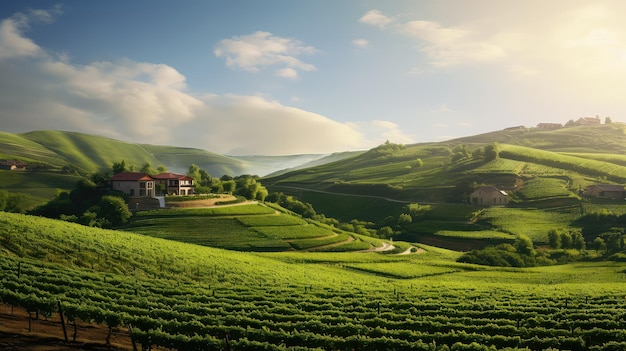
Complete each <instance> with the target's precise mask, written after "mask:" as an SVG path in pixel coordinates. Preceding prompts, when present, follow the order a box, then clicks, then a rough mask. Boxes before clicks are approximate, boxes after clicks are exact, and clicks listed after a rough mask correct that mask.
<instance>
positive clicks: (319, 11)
mask: <svg viewBox="0 0 626 351" xmlns="http://www.w3.org/2000/svg"><path fill="white" fill-rule="evenodd" d="M623 13H626V2H625V1H622V0H614V1H601V0H600V1H593V2H590V1H577V0H551V1H544V0H540V1H538V0H524V1H500V0H465V1H460V0H455V1H451V0H440V1H422V0H411V1H401V0H388V1H368V0H361V1H359V0H352V1H332V0H318V1H289V0H268V1H257V0H247V1H242V0H233V1H222V0H217V1H204V0H202V1H200V0H197V1H195V0H187V1H180V2H174V1H164V0H153V1H152V0H151V1H142V0H136V1H122V0H111V1H82V0H81V1H78V0H71V1H60V2H51V1H32V0H24V1H4V2H2V3H0V131H4V132H10V133H21V132H27V131H33V130H65V131H77V132H83V133H90V134H96V135H101V136H106V137H110V138H114V139H118V140H122V141H128V142H133V143H146V144H156V145H172V146H181V147H193V148H200V149H204V150H207V151H211V152H215V153H219V154H224V155H293V154H326V153H332V152H339V151H351V150H363V149H369V148H372V147H375V146H376V145H380V144H382V143H384V142H385V141H387V140H388V141H390V142H394V143H400V144H412V143H421V142H433V141H444V140H449V139H452V138H456V137H463V136H469V135H475V134H480V133H485V132H490V131H494V130H500V129H503V128H507V127H513V126H519V125H524V126H526V127H534V126H536V125H537V124H538V123H542V122H550V123H565V122H567V121H569V120H571V119H578V118H579V117H592V116H600V117H601V118H602V119H603V120H604V118H605V117H610V118H611V119H612V120H613V121H622V120H624V115H625V114H626V100H625V99H624V97H623V93H624V92H625V91H626V22H625V21H623V18H622V17H623Z"/></svg>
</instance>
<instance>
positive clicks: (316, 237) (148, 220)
mask: <svg viewBox="0 0 626 351" xmlns="http://www.w3.org/2000/svg"><path fill="white" fill-rule="evenodd" d="M120 229H123V230H128V231H132V232H134V233H140V234H144V235H148V236H153V237H157V238H163V239H169V240H175V241H181V242H187V243H192V244H198V245H203V246H211V247H219V248H224V249H229V250H238V251H261V252H263V251H288V250H326V249H329V250H332V251H357V250H366V249H369V248H371V247H373V246H380V245H381V244H380V241H378V242H376V241H375V240H374V243H370V242H369V241H365V240H363V239H361V238H360V237H355V236H351V235H350V234H347V233H343V232H341V233H339V234H338V233H337V232H335V231H336V229H333V228H331V227H328V226H325V225H322V224H319V223H316V222H310V223H309V222H307V221H305V220H303V219H301V218H299V217H294V216H291V215H288V214H283V213H277V211H276V210H275V209H274V208H270V207H268V206H265V205H262V204H249V205H238V206H225V207H211V208H177V209H159V210H152V211H144V212H138V213H137V215H136V218H134V219H133V220H132V221H131V222H130V223H128V224H127V225H125V226H123V227H122V228H120Z"/></svg>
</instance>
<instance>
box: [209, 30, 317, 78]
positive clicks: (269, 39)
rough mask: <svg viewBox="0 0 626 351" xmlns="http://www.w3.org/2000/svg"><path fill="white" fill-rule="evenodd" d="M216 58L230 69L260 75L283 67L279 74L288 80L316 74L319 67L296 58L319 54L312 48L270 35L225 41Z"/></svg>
mask: <svg viewBox="0 0 626 351" xmlns="http://www.w3.org/2000/svg"><path fill="white" fill-rule="evenodd" d="M213 52H214V53H215V56H217V57H220V58H225V59H226V65H227V66H228V67H231V68H234V69H242V70H245V71H250V72H258V71H259V70H260V69H262V68H265V67H268V66H278V67H282V68H280V69H278V70H277V71H276V74H277V75H278V76H280V77H285V78H297V77H298V71H297V70H303V71H314V70H315V66H314V65H312V64H309V63H306V62H303V61H301V60H299V59H298V58H297V57H296V56H299V55H301V54H305V55H311V54H314V53H315V52H317V50H316V49H315V48H314V47H312V46H305V45H304V44H302V43H301V42H300V41H298V40H295V39H289V38H281V37H277V36H273V35H272V34H271V33H268V32H261V31H258V32H255V33H252V34H250V35H243V36H235V37H232V38H230V39H223V40H222V41H220V42H219V43H218V44H217V45H216V46H215V50H214V51H213Z"/></svg>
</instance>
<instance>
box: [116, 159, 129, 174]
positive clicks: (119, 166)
mask: <svg viewBox="0 0 626 351" xmlns="http://www.w3.org/2000/svg"><path fill="white" fill-rule="evenodd" d="M112 170H113V174H118V173H122V172H126V171H127V170H128V166H127V165H126V161H125V160H122V161H120V162H115V163H113V167H112Z"/></svg>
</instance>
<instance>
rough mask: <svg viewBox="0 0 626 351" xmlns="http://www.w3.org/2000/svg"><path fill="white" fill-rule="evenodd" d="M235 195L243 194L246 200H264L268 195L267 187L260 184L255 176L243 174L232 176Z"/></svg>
mask: <svg viewBox="0 0 626 351" xmlns="http://www.w3.org/2000/svg"><path fill="white" fill-rule="evenodd" d="M234 181H235V184H236V186H235V188H236V190H235V191H234V194H235V195H239V196H243V197H245V198H246V199H248V200H259V201H264V200H265V198H266V197H267V195H268V192H267V189H266V188H265V187H264V186H263V185H261V183H260V182H259V180H258V177H256V176H250V175H243V176H238V177H235V178H234Z"/></svg>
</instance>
